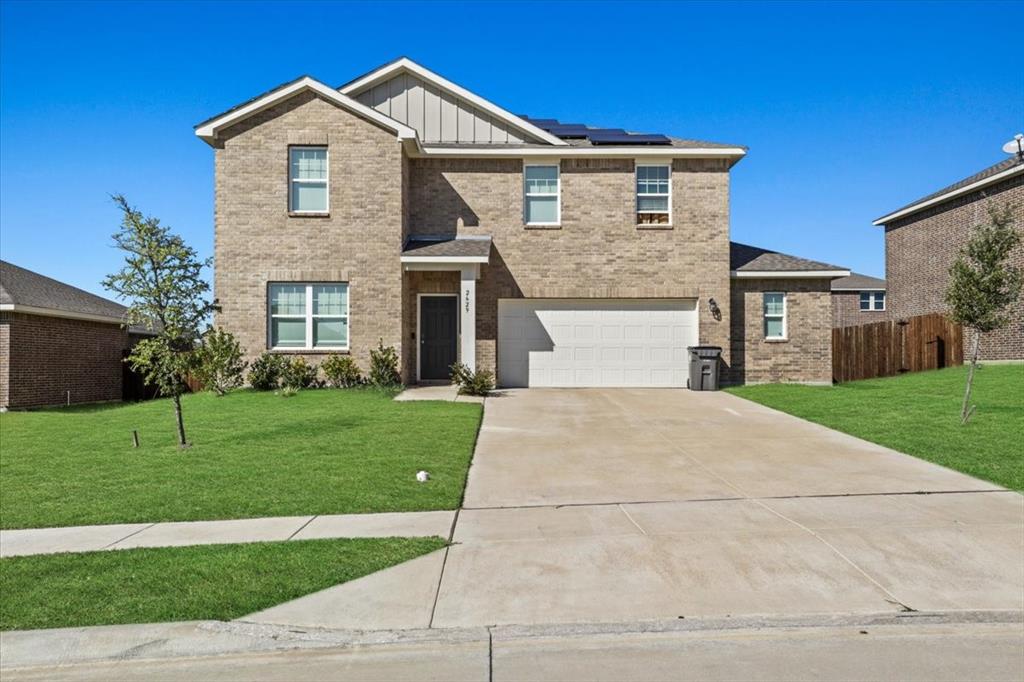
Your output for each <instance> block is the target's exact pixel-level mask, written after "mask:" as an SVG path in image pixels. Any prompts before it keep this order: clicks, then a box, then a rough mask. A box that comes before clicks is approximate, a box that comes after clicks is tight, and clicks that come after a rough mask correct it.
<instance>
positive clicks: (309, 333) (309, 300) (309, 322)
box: [266, 281, 352, 353]
mask: <svg viewBox="0 0 1024 682" xmlns="http://www.w3.org/2000/svg"><path fill="white" fill-rule="evenodd" d="M342 284H343V285H345V314H344V315H317V314H316V313H314V312H313V287H318V286H339V285H342ZM276 285H280V286H301V287H305V288H306V294H305V295H306V311H305V312H304V313H303V314H302V315H274V314H273V313H272V312H271V309H270V288H271V287H273V286H276ZM266 297H267V304H266V305H267V308H266V310H267V350H270V351H292V352H296V353H325V352H327V353H344V352H346V351H350V350H351V349H352V321H351V318H352V314H351V311H352V305H351V304H352V298H351V297H352V287H351V286H350V285H349V283H348V282H282V281H273V282H267V294H266ZM275 317H277V318H293V319H298V318H300V317H301V318H303V319H304V320H305V323H306V345H304V346H275V345H274V333H273V321H274V318H275ZM318 317H326V318H331V319H338V318H342V317H344V318H345V345H344V346H314V345H313V320H315V319H316V318H318Z"/></svg>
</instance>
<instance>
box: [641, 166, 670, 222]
mask: <svg viewBox="0 0 1024 682" xmlns="http://www.w3.org/2000/svg"><path fill="white" fill-rule="evenodd" d="M671 186H672V168H671V167H670V166H667V165H658V166H648V165H640V164H638V165H637V167H636V224H637V225H671V224H672V213H671V205H672V189H671Z"/></svg>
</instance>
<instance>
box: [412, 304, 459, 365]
mask: <svg viewBox="0 0 1024 682" xmlns="http://www.w3.org/2000/svg"><path fill="white" fill-rule="evenodd" d="M444 296H448V297H450V298H454V299H455V311H456V312H458V310H459V295H458V294H416V382H417V383H419V382H420V381H422V379H420V365H421V364H422V359H423V354H422V353H420V346H422V341H423V336H422V333H423V332H422V330H421V329H420V327H421V324H420V323H421V322H422V320H423V310H422V308H423V306H422V305H421V303H422V301H423V299H424V298H427V297H432V298H441V297H444ZM461 336H462V320H461V316H459V315H456V321H455V361H456V362H458V361H459V360H460V358H459V347H460V346H461V344H460V343H459V340H460V338H461Z"/></svg>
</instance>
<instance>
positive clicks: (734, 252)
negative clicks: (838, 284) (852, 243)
mask: <svg viewBox="0 0 1024 682" xmlns="http://www.w3.org/2000/svg"><path fill="white" fill-rule="evenodd" d="M729 271H730V274H731V275H732V276H733V277H769V278H772V277H774V278H781V277H846V276H848V275H849V274H850V271H849V270H848V269H847V268H844V267H842V266H840V265H831V264H830V263H822V262H821V261H816V260H809V259H807V258H800V257H799V256H790V255H788V254H785V253H779V252H778V251H770V250H768V249H762V248H759V247H757V246H749V245H747V244H740V243H739V242H729Z"/></svg>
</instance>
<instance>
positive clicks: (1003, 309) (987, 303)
mask: <svg viewBox="0 0 1024 682" xmlns="http://www.w3.org/2000/svg"><path fill="white" fill-rule="evenodd" d="M1015 213H1016V206H1014V205H1012V204H1006V205H1005V206H1003V207H1001V208H997V207H995V206H992V205H991V204H990V205H989V206H988V222H987V223H986V224H983V225H978V226H977V227H975V228H974V230H973V233H972V234H971V237H970V239H969V240H968V242H967V244H965V245H964V247H963V248H962V249H961V250H960V255H958V256H957V259H956V261H954V263H953V265H952V267H950V269H949V277H950V279H949V286H948V287H947V289H946V303H947V304H948V305H949V316H950V318H951V319H952V320H953V321H954V322H958V323H960V324H961V325H963V326H964V327H965V328H966V329H970V330H971V331H972V332H973V336H974V339H973V349H972V350H971V367H970V370H969V371H968V373H967V387H966V388H965V390H964V402H963V406H962V407H961V408H960V424H961V425H963V424H966V423H967V420H968V419H970V418H971V413H973V412H974V406H971V405H970V401H971V388H972V386H973V384H974V370H975V369H976V367H977V365H978V351H979V348H980V346H981V335H982V334H984V333H987V332H991V331H995V330H996V329H1002V328H1003V327H1005V326H1006V325H1007V324H1008V323H1009V321H1010V318H1009V316H1008V315H1007V308H1009V307H1010V306H1011V305H1013V304H1014V302H1016V300H1017V296H1018V295H1019V294H1020V289H1021V271H1020V268H1017V267H1014V266H1012V265H1010V264H1009V263H1008V262H1007V260H1008V258H1009V256H1010V252H1011V251H1012V250H1013V249H1014V247H1016V246H1017V244H1019V243H1020V241H1021V236H1020V233H1019V232H1018V231H1017V229H1016V227H1015V223H1016V216H1015Z"/></svg>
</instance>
